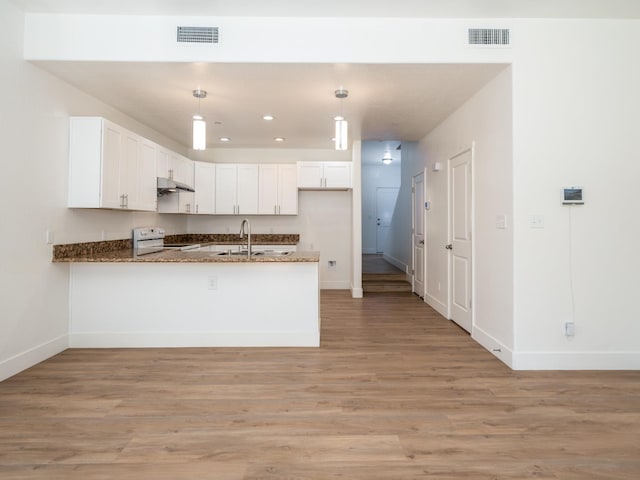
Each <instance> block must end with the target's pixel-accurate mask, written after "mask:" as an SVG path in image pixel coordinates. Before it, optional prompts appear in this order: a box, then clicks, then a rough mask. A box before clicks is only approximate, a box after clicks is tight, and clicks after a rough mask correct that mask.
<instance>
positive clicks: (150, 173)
mask: <svg viewBox="0 0 640 480" xmlns="http://www.w3.org/2000/svg"><path fill="white" fill-rule="evenodd" d="M156 147H157V145H156V144H155V143H153V142H151V141H149V140H147V139H144V138H143V139H142V142H141V143H140V158H139V161H138V179H137V182H138V192H139V196H138V202H139V204H138V205H139V210H149V211H154V210H156V209H157V208H158V182H157V179H156Z"/></svg>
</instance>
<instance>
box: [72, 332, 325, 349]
mask: <svg viewBox="0 0 640 480" xmlns="http://www.w3.org/2000/svg"><path fill="white" fill-rule="evenodd" d="M69 346H70V347H71V348H171V347H181V348H182V347H319V346H320V333H319V332H318V333H315V332H136V333H128V332H127V333H112V332H109V333H100V332H95V333H71V334H70V335H69Z"/></svg>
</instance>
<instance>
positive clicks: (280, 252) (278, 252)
mask: <svg viewBox="0 0 640 480" xmlns="http://www.w3.org/2000/svg"><path fill="white" fill-rule="evenodd" d="M292 253H293V252H292V251H291V250H287V251H284V250H265V251H263V252H253V254H254V255H261V256H263V257H284V256H287V255H291V254H292Z"/></svg>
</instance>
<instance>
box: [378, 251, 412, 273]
mask: <svg viewBox="0 0 640 480" xmlns="http://www.w3.org/2000/svg"><path fill="white" fill-rule="evenodd" d="M382 258H384V259H385V260H386V261H387V262H389V263H390V264H391V265H394V266H396V267H398V268H399V269H400V270H402V271H403V272H405V273H407V268H408V267H407V264H406V263H403V262H401V261H400V260H398V259H397V258H394V257H392V256H391V255H387V254H386V253H383V254H382Z"/></svg>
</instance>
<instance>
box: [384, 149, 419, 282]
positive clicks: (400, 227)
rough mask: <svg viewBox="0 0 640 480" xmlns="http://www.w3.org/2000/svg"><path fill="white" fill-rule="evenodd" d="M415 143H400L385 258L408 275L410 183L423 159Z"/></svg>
mask: <svg viewBox="0 0 640 480" xmlns="http://www.w3.org/2000/svg"><path fill="white" fill-rule="evenodd" d="M417 148H418V143H417V142H402V164H401V167H400V190H399V191H398V199H397V200H396V209H395V212H394V214H393V220H392V221H391V228H390V229H389V230H390V234H389V249H388V251H387V252H385V257H386V258H388V259H389V260H391V261H392V262H393V263H394V264H395V265H396V266H398V268H401V269H402V266H404V270H405V271H407V272H408V273H410V272H411V267H412V252H411V228H412V218H411V208H412V206H411V203H412V201H413V200H412V198H411V181H412V179H413V176H414V175H416V174H417V173H420V172H421V171H422V169H423V168H424V161H425V160H424V158H422V157H421V156H420V155H419V154H418V149H417Z"/></svg>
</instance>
